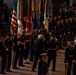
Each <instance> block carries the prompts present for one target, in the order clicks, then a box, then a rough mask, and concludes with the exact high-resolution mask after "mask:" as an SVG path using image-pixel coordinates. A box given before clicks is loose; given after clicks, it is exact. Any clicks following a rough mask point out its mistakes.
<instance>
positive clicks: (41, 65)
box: [38, 53, 47, 75]
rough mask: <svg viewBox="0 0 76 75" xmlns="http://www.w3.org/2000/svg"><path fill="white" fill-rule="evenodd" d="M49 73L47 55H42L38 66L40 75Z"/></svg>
mask: <svg viewBox="0 0 76 75" xmlns="http://www.w3.org/2000/svg"><path fill="white" fill-rule="evenodd" d="M46 73H47V53H43V54H41V58H40V60H39V64H38V75H46Z"/></svg>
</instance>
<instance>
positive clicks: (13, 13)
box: [11, 0, 17, 31]
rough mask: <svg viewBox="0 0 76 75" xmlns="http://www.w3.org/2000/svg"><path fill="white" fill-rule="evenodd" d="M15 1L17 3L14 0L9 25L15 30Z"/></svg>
mask: <svg viewBox="0 0 76 75" xmlns="http://www.w3.org/2000/svg"><path fill="white" fill-rule="evenodd" d="M16 3H17V2H16V0H14V4H13V12H12V18H11V27H12V30H13V31H15V30H16V28H17V18H16V17H17V16H16Z"/></svg>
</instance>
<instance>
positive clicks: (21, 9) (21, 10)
mask: <svg viewBox="0 0 76 75" xmlns="http://www.w3.org/2000/svg"><path fill="white" fill-rule="evenodd" d="M22 18H23V0H20V20H22Z"/></svg>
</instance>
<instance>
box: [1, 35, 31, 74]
mask: <svg viewBox="0 0 76 75" xmlns="http://www.w3.org/2000/svg"><path fill="white" fill-rule="evenodd" d="M29 44H30V41H29V40H27V41H26V43H24V42H22V40H21V39H18V38H17V37H16V35H15V36H14V37H13V38H10V37H9V36H6V37H3V38H0V57H1V59H2V61H1V64H2V65H1V73H2V74H5V71H7V72H12V71H11V67H12V68H13V69H19V67H18V66H24V65H23V58H24V59H27V58H28V51H29V50H30V46H29ZM28 46H29V47H28ZM24 53H25V54H24ZM17 65H18V66H17Z"/></svg>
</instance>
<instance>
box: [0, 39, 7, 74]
mask: <svg viewBox="0 0 76 75" xmlns="http://www.w3.org/2000/svg"><path fill="white" fill-rule="evenodd" d="M0 56H1V58H2V61H1V64H2V65H1V74H6V73H5V68H6V49H5V42H4V38H1V39H0Z"/></svg>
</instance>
